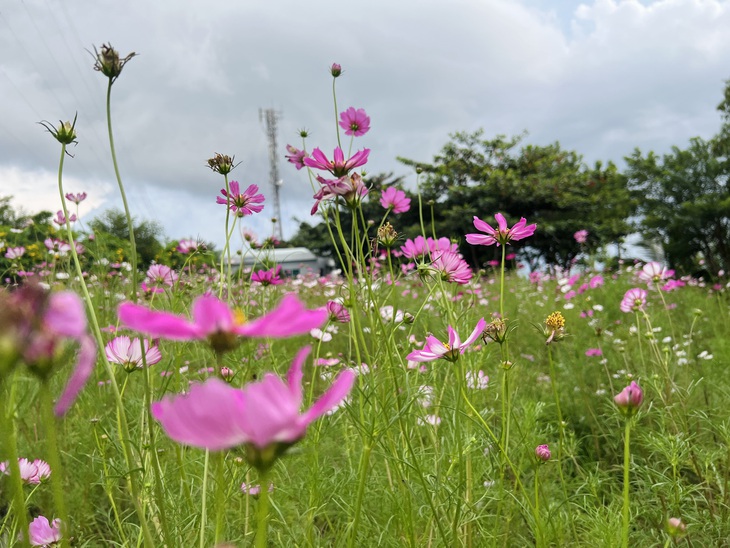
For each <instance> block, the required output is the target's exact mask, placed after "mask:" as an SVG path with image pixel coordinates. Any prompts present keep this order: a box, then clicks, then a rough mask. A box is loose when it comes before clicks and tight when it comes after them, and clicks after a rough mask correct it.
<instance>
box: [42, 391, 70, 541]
mask: <svg viewBox="0 0 730 548" xmlns="http://www.w3.org/2000/svg"><path fill="white" fill-rule="evenodd" d="M40 397H41V416H42V417H43V426H44V428H45V431H46V441H47V443H48V454H47V457H48V464H49V465H50V467H51V490H52V492H53V504H54V505H55V507H56V515H57V516H58V517H59V518H60V519H61V524H62V530H63V535H62V536H61V546H69V542H68V539H69V536H70V535H69V534H70V531H71V527H70V526H71V524H70V523H69V521H68V512H67V511H66V501H65V499H64V496H63V477H64V474H63V469H62V468H61V456H60V454H59V452H58V439H57V438H56V418H55V416H54V415H53V395H52V394H51V388H50V386H48V381H47V380H44V381H43V382H42V383H41V391H40Z"/></svg>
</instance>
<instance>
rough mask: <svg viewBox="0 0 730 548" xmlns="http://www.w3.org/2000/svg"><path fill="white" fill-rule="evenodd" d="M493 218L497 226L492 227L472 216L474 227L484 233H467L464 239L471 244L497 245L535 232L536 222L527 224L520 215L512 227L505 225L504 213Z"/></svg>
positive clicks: (526, 236)
mask: <svg viewBox="0 0 730 548" xmlns="http://www.w3.org/2000/svg"><path fill="white" fill-rule="evenodd" d="M494 218H495V219H496V220H497V228H496V229H494V228H492V227H491V225H489V223H486V222H484V221H482V220H481V219H480V218H479V217H477V216H476V215H475V216H474V228H476V229H477V230H480V231H482V232H485V233H486V236H485V235H484V234H476V233H472V234H467V235H466V241H467V242H469V243H470V244H472V245H497V246H499V245H500V244H507V243H509V242H511V241H512V240H522V239H524V238H528V237H529V236H532V235H533V234H534V233H535V229H536V227H537V225H536V224H531V225H527V220H526V219H525V218H524V217H522V218H521V219H520V220H519V221H517V222H516V223H515V225H514V226H513V227H512V228H508V227H507V219H505V218H504V215H502V214H501V213H497V214H496V215H495V216H494Z"/></svg>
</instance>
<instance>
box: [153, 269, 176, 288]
mask: <svg viewBox="0 0 730 548" xmlns="http://www.w3.org/2000/svg"><path fill="white" fill-rule="evenodd" d="M177 279H178V277H177V274H176V273H175V271H174V270H173V269H172V268H170V267H169V266H166V265H164V264H153V265H150V267H149V268H148V269H147V281H149V282H150V283H153V284H155V285H157V286H163V285H166V286H168V287H172V286H173V285H175V282H177Z"/></svg>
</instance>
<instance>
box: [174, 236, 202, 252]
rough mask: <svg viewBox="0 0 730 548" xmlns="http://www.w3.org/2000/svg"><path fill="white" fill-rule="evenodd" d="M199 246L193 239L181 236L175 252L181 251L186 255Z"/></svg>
mask: <svg viewBox="0 0 730 548" xmlns="http://www.w3.org/2000/svg"><path fill="white" fill-rule="evenodd" d="M198 247H199V244H198V242H196V241H195V240H191V239H189V238H183V239H182V240H180V241H179V242H178V243H177V248H176V249H177V252H178V253H182V254H183V255H187V254H188V253H193V252H194V251H197V250H198Z"/></svg>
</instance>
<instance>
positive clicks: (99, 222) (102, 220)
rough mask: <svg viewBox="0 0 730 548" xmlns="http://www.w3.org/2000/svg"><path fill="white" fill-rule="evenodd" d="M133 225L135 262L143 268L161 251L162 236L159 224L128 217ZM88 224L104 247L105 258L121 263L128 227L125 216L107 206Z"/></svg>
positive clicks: (125, 255) (126, 247)
mask: <svg viewBox="0 0 730 548" xmlns="http://www.w3.org/2000/svg"><path fill="white" fill-rule="evenodd" d="M132 224H133V226H134V238H135V242H136V244H137V255H138V265H139V268H141V269H146V268H147V267H148V266H149V265H150V263H151V262H152V261H154V260H156V259H157V257H158V256H159V255H160V253H161V252H162V250H163V246H162V244H161V243H160V240H159V238H160V237H161V235H162V227H161V226H160V224H159V223H157V222H155V221H146V220H145V221H141V222H136V221H135V220H134V219H132ZM90 226H91V228H92V230H93V231H94V235H95V238H96V241H97V242H98V244H99V245H100V246H101V247H102V248H103V249H105V250H106V251H105V252H104V251H102V254H103V255H104V256H106V257H110V258H111V257H113V258H114V259H115V260H117V261H119V262H121V261H123V260H129V257H130V248H129V228H128V227H127V218H126V216H125V215H124V213H123V212H122V211H119V210H118V209H108V210H106V211H105V212H104V213H102V214H101V215H100V216H99V217H97V218H95V219H94V220H93V221H91V223H90Z"/></svg>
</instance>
